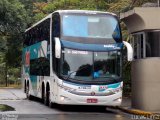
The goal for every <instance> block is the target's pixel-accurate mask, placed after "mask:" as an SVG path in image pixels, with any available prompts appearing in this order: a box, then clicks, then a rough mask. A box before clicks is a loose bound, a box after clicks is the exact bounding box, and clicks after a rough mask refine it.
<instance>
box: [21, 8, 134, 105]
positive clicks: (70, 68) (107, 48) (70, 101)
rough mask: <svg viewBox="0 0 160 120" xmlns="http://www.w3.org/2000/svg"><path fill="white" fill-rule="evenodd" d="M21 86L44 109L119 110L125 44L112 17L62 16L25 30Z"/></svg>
mask: <svg viewBox="0 0 160 120" xmlns="http://www.w3.org/2000/svg"><path fill="white" fill-rule="evenodd" d="M24 36H25V37H24V47H23V52H22V83H23V88H24V92H25V93H26V95H27V98H29V99H30V98H31V97H33V96H34V97H37V98H40V99H41V100H42V101H43V102H44V104H45V105H47V106H52V105H53V103H56V104H62V105H99V106H108V105H109V106H117V105H120V104H121V101H122V88H123V80H122V51H123V46H126V47H127V52H128V54H127V56H128V61H132V58H133V50H132V47H131V45H130V44H129V43H128V42H124V41H122V34H121V28H120V22H119V19H118V17H117V16H116V15H115V14H113V13H109V12H101V11H88V10H58V11H55V12H53V13H51V14H49V15H48V16H46V17H45V18H44V19H42V20H40V21H39V22H37V23H36V24H34V25H33V26H31V27H30V28H28V29H26V31H25V35H24Z"/></svg>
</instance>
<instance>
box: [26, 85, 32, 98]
mask: <svg viewBox="0 0 160 120" xmlns="http://www.w3.org/2000/svg"><path fill="white" fill-rule="evenodd" d="M26 98H27V99H28V100H32V99H33V97H32V96H31V95H30V91H29V84H28V85H27V86H26Z"/></svg>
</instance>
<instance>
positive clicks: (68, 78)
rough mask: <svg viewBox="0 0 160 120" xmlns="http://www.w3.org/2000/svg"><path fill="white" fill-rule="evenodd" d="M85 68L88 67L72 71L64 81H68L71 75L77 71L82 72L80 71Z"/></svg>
mask: <svg viewBox="0 0 160 120" xmlns="http://www.w3.org/2000/svg"><path fill="white" fill-rule="evenodd" d="M86 67H88V66H84V67H82V68H80V69H78V70H75V71H72V72H71V73H70V74H69V75H68V76H67V77H66V79H65V80H68V79H69V78H70V76H71V75H72V74H73V73H75V72H77V71H80V70H82V69H84V68H86Z"/></svg>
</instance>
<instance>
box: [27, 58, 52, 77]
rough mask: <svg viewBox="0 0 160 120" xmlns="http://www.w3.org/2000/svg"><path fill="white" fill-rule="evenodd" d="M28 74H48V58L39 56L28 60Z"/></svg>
mask: <svg viewBox="0 0 160 120" xmlns="http://www.w3.org/2000/svg"><path fill="white" fill-rule="evenodd" d="M30 75H38V76H49V75H50V63H49V59H47V58H45V57H41V58H38V59H33V60H31V61H30Z"/></svg>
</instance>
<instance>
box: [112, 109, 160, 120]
mask: <svg viewBox="0 0 160 120" xmlns="http://www.w3.org/2000/svg"><path fill="white" fill-rule="evenodd" d="M109 108H111V109H116V110H120V111H122V112H125V113H128V114H132V115H137V116H140V117H142V116H143V117H145V118H150V119H153V120H160V113H152V112H146V111H142V110H138V109H127V108H123V107H120V106H109Z"/></svg>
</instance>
